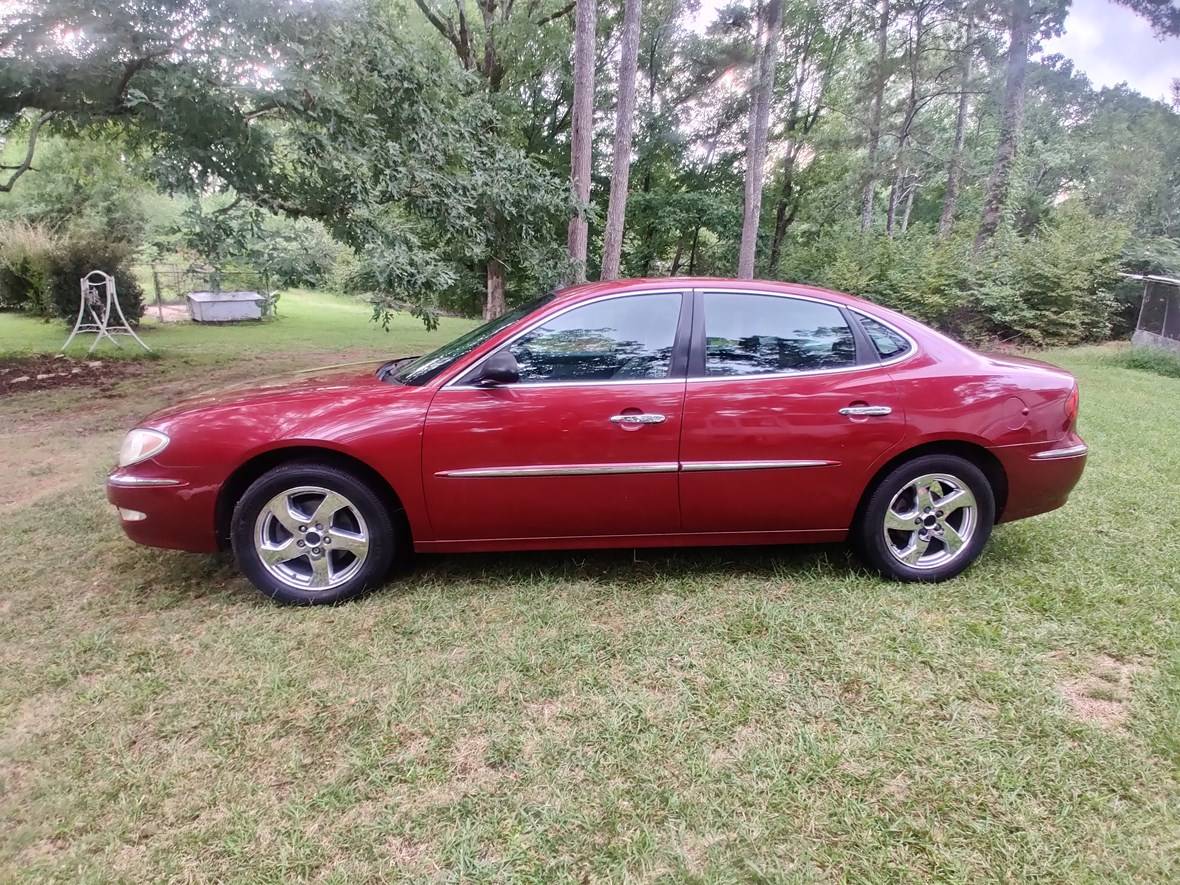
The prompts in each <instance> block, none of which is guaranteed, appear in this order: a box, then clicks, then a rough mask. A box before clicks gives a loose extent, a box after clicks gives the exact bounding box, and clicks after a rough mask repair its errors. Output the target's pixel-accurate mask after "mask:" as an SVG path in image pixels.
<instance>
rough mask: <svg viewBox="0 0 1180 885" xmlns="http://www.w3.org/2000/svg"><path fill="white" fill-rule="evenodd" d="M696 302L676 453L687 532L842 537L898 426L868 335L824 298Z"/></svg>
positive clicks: (897, 409) (898, 413)
mask: <svg viewBox="0 0 1180 885" xmlns="http://www.w3.org/2000/svg"><path fill="white" fill-rule="evenodd" d="M696 297H697V309H696V314H697V316H696V320H695V322H694V326H695V328H694V338H693V352H692V357H691V361H690V377H689V379H688V384H687V389H686V393H685V401H684V432H683V438H682V443H681V452H680V460H681V474H680V496H681V510H682V520H683V526H684V530H685V531H688V532H741V531H754V532H761V531H793V530H816V529H844V528H847V527H848V525H849V522H850V520H851V518H852V514H853V510H854V509H855V507H856V503H857V501H858V500H859V497H860V494H861V492H862V490H863V488H864V484H865V482H867V480H868V478H869V476H870V474H871V471H872V468H873V466H874V464H876V463H877V462H878V460H879V459H880V458H881V456H882V455H884V454H885V453H886V452H887V451H888V450H889V449H890V448H891V447H892V446H893V445H895V444H896V443H897V442H898V441H899V440H900V439H901V437H902V433H903V429H904V424H905V416H904V414H903V410H902V408H901V404H900V402H899V400H898V396H897V393H896V391H895V389H894V384H893V382H892V380H891V379H890V377H889V374H888V371H887V370H886V369H885V368H883V367H882V366H881V365H880V360H879V357H878V354H877V353H876V351H875V350H873V349H872V345H871V342H870V341H869V339H868V337H867V336H866V335H864V334H863V332H862V331H861V329H860V328H857V327H855V326H854V325H853V324H854V323H855V322H857V321H856V320H855V319H854V317H853V315H852V313H851V312H850V311H847V310H845V309H844V308H842V307H841V306H839V305H836V304H832V303H828V302H824V301H822V300H816V299H810V298H804V297H801V296H787V295H782V294H774V293H762V292H756V291H751V292H736V291H702V292H700V293H698V294H697V296H696Z"/></svg>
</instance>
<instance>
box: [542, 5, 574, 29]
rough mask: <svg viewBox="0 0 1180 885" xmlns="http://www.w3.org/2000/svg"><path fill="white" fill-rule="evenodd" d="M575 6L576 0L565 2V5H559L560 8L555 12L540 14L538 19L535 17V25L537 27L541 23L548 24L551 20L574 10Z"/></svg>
mask: <svg viewBox="0 0 1180 885" xmlns="http://www.w3.org/2000/svg"><path fill="white" fill-rule="evenodd" d="M575 6H577V2H576V0H570V2H569V3H567V4H565V6H563V7H561V9H559V10H557V11H556V12H551V13H549V14H548V15H543V16H541V17H540V18H539V19H537V27H538V28H539V27H541V26H542V25H547V24H549V22H551V21H556V20H557V19H559V18H561V17H562V16H563V15H569V14H570V13H571V12H573V11H574V7H575Z"/></svg>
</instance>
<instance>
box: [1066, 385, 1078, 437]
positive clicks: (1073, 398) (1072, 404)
mask: <svg viewBox="0 0 1180 885" xmlns="http://www.w3.org/2000/svg"><path fill="white" fill-rule="evenodd" d="M1079 399H1080V397H1079V394H1078V386H1077V385H1076V384H1075V385H1074V386H1073V390H1071V391H1070V393H1069V399H1067V400H1066V401H1065V429H1066V431H1067V432H1068V431H1071V430H1073V429H1074V427H1075V426H1076V425H1077V423H1078V406H1079V404H1080V403H1079Z"/></svg>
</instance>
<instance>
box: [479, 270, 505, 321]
mask: <svg viewBox="0 0 1180 885" xmlns="http://www.w3.org/2000/svg"><path fill="white" fill-rule="evenodd" d="M487 283H488V285H487V300H486V301H485V302H484V306H483V318H484V319H485V320H494V319H495V318H496V317H498V316H503V314H504V311H505V310H507V308H508V305H507V304H506V303H505V301H504V262H502V261H501V260H500V259H499V258H495V257H492V258H489V259H488V280H487Z"/></svg>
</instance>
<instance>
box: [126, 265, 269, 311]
mask: <svg viewBox="0 0 1180 885" xmlns="http://www.w3.org/2000/svg"><path fill="white" fill-rule="evenodd" d="M134 272H135V275H136V278H137V279H138V280H139V285H140V287H141V288H142V289H143V293H144V302H145V307H146V311H145V312H147V313H149V315H150V313H151V312H152V311H155V312H156V313H157V315H158V318H159V320H160V321H161V322H164V319H165V312H166V311H165V309H166V308H171V309H172V311H171V312H174V311H175V308H177V307H186V308H187V306H188V302H187V300H186V299H187V296H188V295H189V293H191V292H257V293H258V294H259V295H263V296H265V297H266V299H267V304H268V305H269V304H270V301H271V297H272V295H271V289H270V277H269V275H268V274H267V273H266V272H265V271H249V270H223V269H221V268H215V267H201V266H199V265H187V266H186V265H180V264H141V265H136V267H135V268H134Z"/></svg>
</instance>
